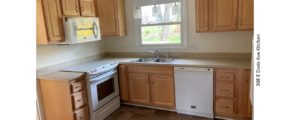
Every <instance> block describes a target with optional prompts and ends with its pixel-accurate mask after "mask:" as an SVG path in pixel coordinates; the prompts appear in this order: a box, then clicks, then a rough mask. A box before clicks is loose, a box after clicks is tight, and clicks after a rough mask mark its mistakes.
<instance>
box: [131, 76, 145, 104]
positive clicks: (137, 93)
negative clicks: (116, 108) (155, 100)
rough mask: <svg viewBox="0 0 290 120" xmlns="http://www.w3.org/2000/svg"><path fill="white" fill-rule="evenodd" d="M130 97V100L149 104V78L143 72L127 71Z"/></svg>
mask: <svg viewBox="0 0 290 120" xmlns="http://www.w3.org/2000/svg"><path fill="white" fill-rule="evenodd" d="M128 76H129V81H130V82H129V85H130V97H131V101H132V102H136V103H143V104H149V103H150V93H149V87H150V86H149V78H148V75H147V74H144V73H129V75H128Z"/></svg>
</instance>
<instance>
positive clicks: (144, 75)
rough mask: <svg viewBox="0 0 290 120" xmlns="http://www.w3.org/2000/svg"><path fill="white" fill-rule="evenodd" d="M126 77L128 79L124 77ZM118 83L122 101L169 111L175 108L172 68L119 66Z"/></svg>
mask: <svg viewBox="0 0 290 120" xmlns="http://www.w3.org/2000/svg"><path fill="white" fill-rule="evenodd" d="M126 75H127V76H128V77H124V76H126ZM119 81H120V91H121V100H122V98H123V100H122V101H125V102H129V103H134V104H143V105H149V106H156V107H162V108H169V109H173V108H174V107H175V94H174V78H173V68H172V67H166V66H158V67H157V66H142V65H120V66H119ZM126 81H128V82H126ZM126 83H127V84H126ZM126 86H128V87H129V88H126ZM128 89H129V90H128ZM123 92H124V93H123ZM127 93H128V94H129V98H127ZM123 95H124V96H123Z"/></svg>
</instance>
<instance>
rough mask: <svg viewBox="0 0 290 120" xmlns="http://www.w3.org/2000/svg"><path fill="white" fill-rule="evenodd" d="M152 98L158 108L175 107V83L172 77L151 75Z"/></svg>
mask: <svg viewBox="0 0 290 120" xmlns="http://www.w3.org/2000/svg"><path fill="white" fill-rule="evenodd" d="M150 82H151V96H152V102H153V104H155V105H157V106H165V107H170V108H171V107H174V83H173V82H174V81H173V77H172V76H170V75H151V76H150Z"/></svg>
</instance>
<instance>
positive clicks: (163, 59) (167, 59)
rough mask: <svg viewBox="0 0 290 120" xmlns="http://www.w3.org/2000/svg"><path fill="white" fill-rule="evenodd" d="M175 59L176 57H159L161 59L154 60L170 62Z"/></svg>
mask: <svg viewBox="0 0 290 120" xmlns="http://www.w3.org/2000/svg"><path fill="white" fill-rule="evenodd" d="M174 60H175V59H174V58H159V59H156V60H154V61H153V62H163V63H170V62H172V61H174Z"/></svg>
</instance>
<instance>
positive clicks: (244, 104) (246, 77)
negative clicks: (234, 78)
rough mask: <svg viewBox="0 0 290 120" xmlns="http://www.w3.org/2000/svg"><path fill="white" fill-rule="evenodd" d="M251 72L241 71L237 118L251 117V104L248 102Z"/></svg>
mask: <svg viewBox="0 0 290 120" xmlns="http://www.w3.org/2000/svg"><path fill="white" fill-rule="evenodd" d="M250 82H251V71H250V70H245V71H242V82H241V85H242V86H241V87H242V88H241V92H240V93H241V95H240V96H241V98H240V102H239V105H240V106H239V108H240V109H239V111H240V112H239V118H241V119H251V116H252V109H253V107H252V104H251V101H250V87H251V86H250V85H251V83H250Z"/></svg>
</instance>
